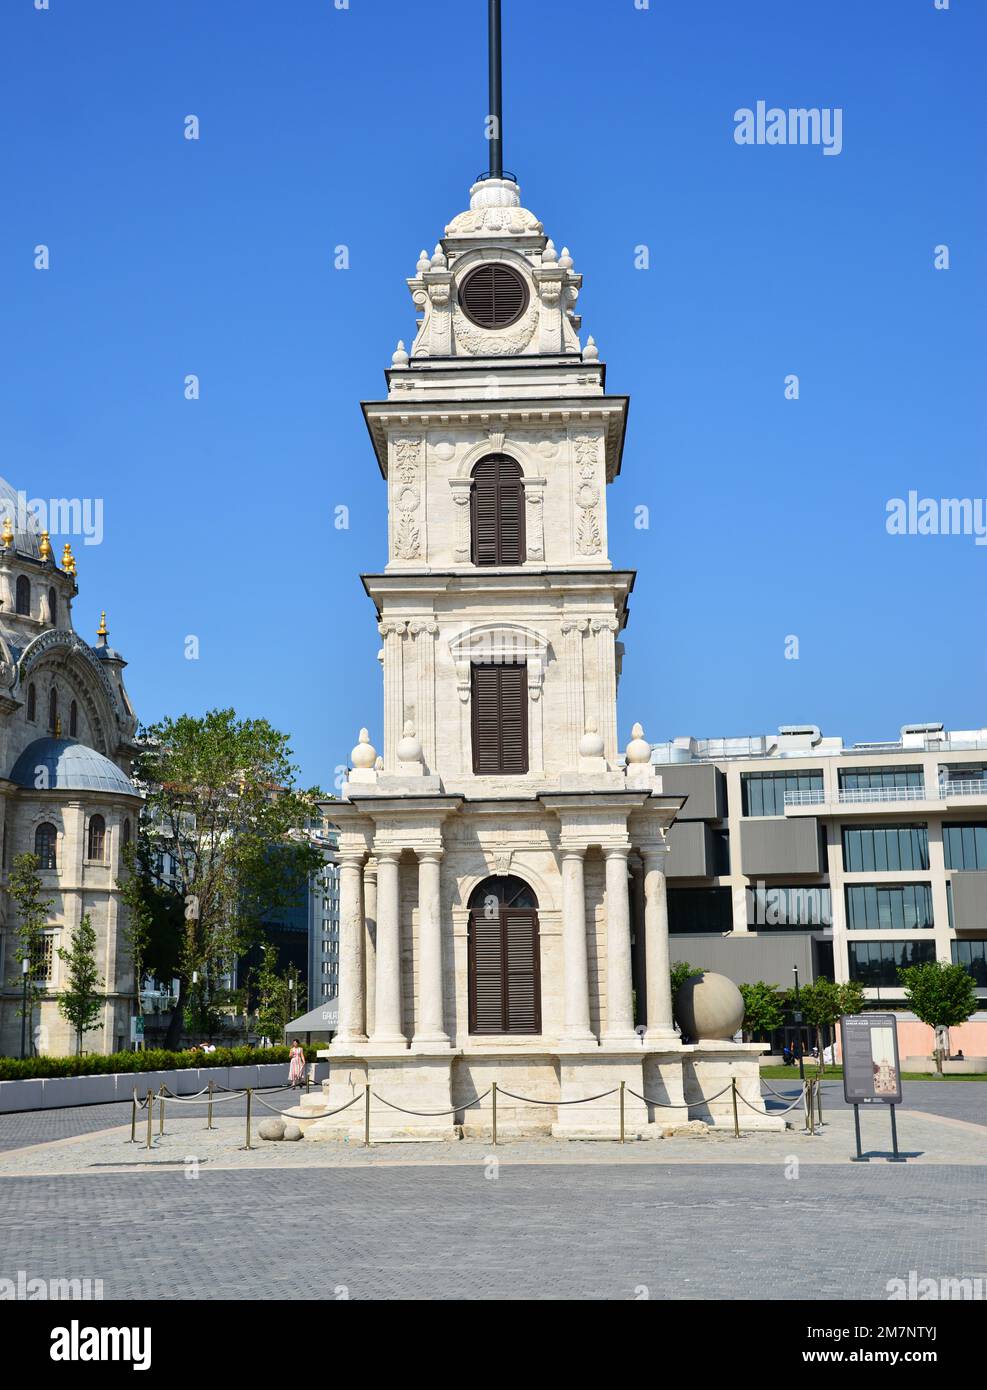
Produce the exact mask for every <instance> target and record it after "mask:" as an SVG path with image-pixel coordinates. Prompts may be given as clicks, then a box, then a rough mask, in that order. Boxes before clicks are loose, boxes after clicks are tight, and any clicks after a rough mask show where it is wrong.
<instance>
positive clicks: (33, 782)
mask: <svg viewBox="0 0 987 1390" xmlns="http://www.w3.org/2000/svg"><path fill="white" fill-rule="evenodd" d="M41 767H44V768H47V769H48V781H47V786H46V787H44V790H46V791H48V790H50V791H67V792H70V791H88V792H116V793H117V794H118V795H121V796H138V795H139V793H138V791H137V788H136V787H135V786H134V784H133V782H131V780H130V778H129V777H128V776H127V774H126V773H125V772H121V770H120V768H118V767H117V765H116V763H111V762H110V760H109V758H104V757H103V755H102V753H97V752H96V750H95V748H89V747H87V746H86V744H84V743H79V742H77V741H76V740H75V739H71V738H36V739H35V740H34V742H33V743H29V744H28V745H27V747H26V748H25V749H24V752H23V753H22V754H21V755H20V757H19V758H18V759H17V761H16V762H15V763H14V766H13V768H12V769H11V772H10V780H11V781H12V782H16V783H17V784H18V786H21V787H29V788H30V789H31V790H32V791H33V790H36V789H37V788H38V769H39V768H41Z"/></svg>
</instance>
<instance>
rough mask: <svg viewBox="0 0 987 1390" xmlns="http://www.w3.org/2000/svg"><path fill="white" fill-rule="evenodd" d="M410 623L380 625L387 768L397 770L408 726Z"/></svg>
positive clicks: (385, 759) (385, 761)
mask: <svg viewBox="0 0 987 1390" xmlns="http://www.w3.org/2000/svg"><path fill="white" fill-rule="evenodd" d="M406 627H407V624H405V623H394V622H385V623H378V624H377V631H378V632H379V633H380V635H381V637H383V639H384V766H385V768H386V769H387V771H388V772H393V771H394V764H395V760H396V758H397V746H398V743H399V741H400V738H401V730H402V728H403V727H404V648H403V638H404V633H405V629H406Z"/></svg>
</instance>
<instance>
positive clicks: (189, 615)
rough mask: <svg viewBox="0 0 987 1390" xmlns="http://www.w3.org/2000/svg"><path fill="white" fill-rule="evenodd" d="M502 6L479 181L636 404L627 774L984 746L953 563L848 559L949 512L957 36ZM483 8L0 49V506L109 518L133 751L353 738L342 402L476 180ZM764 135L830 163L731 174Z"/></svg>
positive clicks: (763, 18) (614, 496)
mask: <svg viewBox="0 0 987 1390" xmlns="http://www.w3.org/2000/svg"><path fill="white" fill-rule="evenodd" d="M504 9H505V20H504V26H505V32H504V40H505V62H506V72H505V164H506V166H507V167H508V168H509V169H512V170H514V171H515V172H516V173H517V174H518V176H519V178H520V181H521V186H522V191H523V201H524V204H525V206H527V207H529V208H531V209H532V211H534V212H535V213H536V215H537V216H538V217H539V218H541V219H542V221H543V222H544V223H545V226H546V230H547V231H548V233H549V235H551V236H552V237H553V239H554V240H555V242H556V245H557V246H559V247H561V246H562V245H563V244H565V245H568V246H569V247H570V248H571V250H572V253H573V255H574V257H575V260H576V268H577V269H578V270H580V271H582V272H583V274H584V276H585V280H584V288H583V295H582V298H581V301H580V308H581V310H582V313H583V315H584V333H587V332H588V333H592V334H594V336H595V337H596V339H597V341H598V343H599V345H600V348H601V354H602V356H603V358H604V359H605V360H606V361H607V363H608V385H609V388H610V389H611V390H612V391H614V392H618V393H624V392H628V393H630V395H631V397H632V400H631V412H630V426H629V433H628V440H627V447H626V451H625V455H624V464H623V472H622V475H621V477H620V479H619V480H618V481H617V482H616V484H615V485H614V486H613V487H612V488H611V489H610V499H609V504H610V514H609V515H610V548H611V555H612V557H613V560H614V563H615V564H618V565H620V566H621V567H627V568H637V569H638V570H639V576H638V582H637V586H636V589H635V593H634V596H633V599H632V612H631V621H630V624H629V627H628V630H627V632H626V634H625V641H626V648H627V653H626V657H625V663H624V677H623V681H622V685H621V691H620V730H621V738H622V740H623V739H624V738H626V736H627V735H628V731H629V727H630V724H631V723H632V722H633V721H634V720H637V719H640V720H641V721H642V722H643V723H644V725H645V729H646V731H647V733H648V735H649V736H650V737H651V738H652V739H654V740H658V739H664V738H668V737H671V736H673V735H676V734H682V733H689V732H691V733H694V734H696V735H708V734H741V733H755V732H756V733H761V732H767V731H770V730H772V729H774V728H775V727H776V726H777V725H778V724H779V723H795V722H803V721H812V722H815V723H818V724H820V725H821V726H822V727H823V729H824V730H825V731H826V732H827V733H831V734H836V733H842V734H843V735H844V737H846V738H847V739H867V738H874V739H876V738H887V737H893V736H894V735H895V734H896V733H897V730H898V728H899V727H900V725H901V724H902V723H905V722H911V721H915V720H925V719H934V718H938V719H942V720H944V721H945V723H946V724H947V726H950V727H954V728H969V727H979V726H981V725H983V724H987V701H985V698H984V676H985V654H984V641H983V607H984V601H983V595H984V576H985V573H987V547H985V546H978V545H976V544H975V543H974V540H973V538H972V537H970V536H903V537H897V536H895V537H893V536H889V535H888V534H887V533H886V529H885V505H886V502H887V500H888V499H889V498H891V497H899V496H900V497H904V496H905V495H906V494H907V492H908V491H909V490H910V489H916V490H917V491H918V492H919V494H920V495H925V494H929V495H931V496H935V497H938V496H958V497H969V498H983V497H984V496H985V495H987V473H985V469H984V407H983V401H984V388H983V383H984V374H985V367H987V363H985V349H984V334H983V324H984V322H985V308H987V305H985V302H984V301H985V293H984V291H985V283H987V274H985V247H984V237H983V226H984V212H985V209H984V188H985V186H987V181H985V178H984V143H985V142H984V137H985V124H987V122H985V116H984V102H983V83H982V55H983V52H984V49H985V43H987V12H985V8H984V6H983V4H982V3H981V0H950V5H949V9H948V10H946V11H941V10H937V9H936V8H935V5H934V3H933V0H869V3H867V4H866V5H863V4H860V2H859V0H804V2H803V3H800V4H798V5H792V4H790V3H787V2H786V0H759V3H756V4H754V3H747V4H737V3H735V0H733V2H731V0H713V2H712V3H707V4H701V3H672V0H652V3H651V5H650V8H649V9H647V10H639V9H637V8H635V5H634V3H633V0H606V3H600V0H538V3H537V4H531V3H527V0H505V5H504ZM485 11H486V6H485V4H483V3H482V0H431V3H430V4H429V5H427V6H420V5H411V4H407V3H399V0H350V4H349V8H348V9H344V10H337V9H336V8H335V4H334V3H333V0H277V2H276V3H275V0H208V3H206V0H199V2H198V3H191V0H184V3H179V0H142V2H141V3H140V4H135V3H133V0H88V3H85V4H83V3H80V0H49V8H48V10H46V11H44V10H43V11H37V10H36V9H35V7H34V0H5V4H4V6H3V14H2V18H0V65H2V67H0V72H2V84H0V92H2V97H0V101H2V106H3V128H4V130H5V132H6V138H5V140H4V144H3V153H2V166H0V169H2V181H3V202H4V212H3V216H2V218H0V277H2V280H0V296H2V303H3V308H4V331H3V333H2V338H0V351H2V353H3V361H2V371H0V393H2V395H0V473H2V474H3V475H4V476H5V477H6V478H8V479H9V480H10V482H11V483H12V484H13V485H14V487H17V488H23V489H25V490H26V491H27V492H28V494H29V495H30V496H32V497H34V496H42V497H48V496H52V497H58V496H69V497H84V498H102V499H103V500H104V509H105V511H104V515H105V534H104V538H103V540H102V543H101V544H100V545H93V546H84V545H78V544H77V545H76V550H77V554H78V558H79V582H80V589H81V592H80V597H79V599H78V601H77V605H76V617H77V626H78V627H79V628H80V630H81V631H83V632H84V633H85V634H87V635H90V634H92V633H94V632H95V628H96V624H97V622H98V616H99V610H100V609H101V608H104V607H105V608H106V609H107V611H108V616H109V620H110V628H111V641H112V642H113V643H114V645H117V646H119V648H120V649H121V650H122V651H123V653H124V655H125V656H126V657H127V658H128V660H129V661H130V663H131V665H130V668H129V671H128V679H129V683H130V689H131V693H132V695H133V698H134V701H135V704H136V706H137V709H138V711H139V713H140V714H141V716H142V717H143V718H144V719H145V720H146V721H150V720H153V719H155V718H158V717H160V716H161V715H163V714H165V713H177V712H179V711H183V710H188V711H193V712H197V711H202V710H205V709H207V708H209V707H211V706H215V705H226V704H231V705H233V706H235V707H236V708H237V709H238V710H239V711H241V712H242V713H244V714H251V715H264V716H266V717H268V718H270V719H271V720H272V721H273V722H274V723H276V724H277V725H278V726H280V727H281V728H284V729H286V730H288V731H289V732H290V733H291V735H292V738H293V741H294V746H295V750H296V754H297V756H298V758H299V761H300V762H301V764H302V767H303V771H304V774H305V777H306V780H308V781H316V780H318V781H321V782H322V783H323V784H324V785H327V786H328V785H330V784H331V782H332V776H333V769H334V768H335V766H336V765H337V764H338V763H339V762H341V761H343V760H345V758H346V756H347V753H348V751H349V749H350V747H351V746H352V744H353V742H354V739H355V735H356V732H357V730H358V728H359V726H360V725H361V724H364V723H365V724H368V725H369V726H370V728H371V731H372V734H373V735H374V736H375V737H378V738H379V736H380V709H381V688H380V675H379V667H378V665H377V662H376V659H375V657H376V652H377V649H378V646H379V639H378V635H377V632H376V628H375V623H374V619H373V610H372V607H371V605H370V603H369V601H368V600H367V599H366V597H365V595H364V593H363V590H362V587H361V585H360V582H359V579H358V573H359V572H360V571H375V570H379V569H380V568H382V567H383V564H384V561H385V534H386V533H385V510H384V509H385V496H384V487H383V484H382V482H381V480H380V477H379V474H378V470H377V467H376V464H375V462H374V459H373V456H372V453H371V450H370V446H369V441H368V439H367V436H366V432H365V428H364V425H363V421H362V418H361V415H360V410H359V402H360V400H361V399H373V398H376V397H379V396H380V395H382V394H383V390H384V382H383V375H382V373H383V369H384V367H385V366H386V365H387V364H388V363H389V361H390V354H391V352H392V351H393V348H394V346H395V343H396V340H397V339H398V338H404V339H406V340H410V338H411V337H412V336H413V328H414V318H413V306H412V304H411V301H410V298H409V296H408V293H407V287H406V286H405V284H404V280H405V278H406V277H407V276H408V275H411V274H413V273H414V265H415V260H416V258H417V255H418V252H419V251H420V249H421V248H422V247H423V246H424V247H427V248H429V250H431V248H432V246H433V245H434V244H435V241H436V239H437V238H438V237H439V235H440V234H441V232H442V229H443V227H444V225H445V223H446V222H447V221H449V220H450V218H451V217H452V216H453V215H454V214H455V213H457V212H458V211H460V210H462V209H463V208H464V207H465V206H466V205H467V190H468V188H469V185H470V183H471V182H472V180H473V178H474V176H475V175H476V174H477V172H478V171H480V170H481V169H482V168H484V167H485V165H486V148H485V143H484V140H483V138H482V122H483V117H484V114H485V111H486V106H487V102H486V92H485V23H486V19H485ZM758 100H764V101H766V102H767V103H768V105H769V106H772V105H776V106H779V107H784V108H787V107H789V106H802V107H820V108H823V107H828V108H841V109H842V111H843V149H842V153H841V154H839V156H837V157H830V156H826V155H824V154H823V151H822V149H821V148H819V147H813V146H795V147H788V146H770V147H768V146H749V147H743V146H739V145H737V144H736V143H735V141H734V139H733V132H734V119H733V116H734V112H735V111H736V110H737V109H738V108H741V107H754V106H755V103H756V102H757V101H758ZM189 114H194V115H196V116H197V117H198V118H199V121H200V126H201V130H200V139H199V140H198V141H189V140H186V139H185V138H184V122H185V118H186V116H187V115H189ZM341 243H342V244H345V245H347V246H348V247H349V251H350V262H351V264H350V269H349V270H346V271H340V270H336V269H334V266H333V249H334V247H335V246H336V245H338V244H341ZM39 244H45V245H47V246H48V247H49V248H50V256H51V267H50V269H49V270H48V271H44V272H42V271H38V270H35V268H34V248H35V246H36V245H39ZM642 244H643V245H647V246H648V247H649V251H650V269H648V270H646V271H644V270H639V269H636V268H635V264H634V260H635V247H637V246H639V245H642ZM940 244H946V245H948V247H949V251H950V269H949V270H948V271H936V270H935V269H934V268H933V248H934V247H935V246H937V245H940ZM189 373H195V374H197V375H198V377H199V378H200V383H201V396H200V399H199V400H197V401H187V400H186V399H185V398H184V389H183V383H184V379H185V377H186V375H188V374H189ZM789 373H797V374H798V376H799V379H800V397H799V399H798V400H797V401H791V400H786V399H785V394H784V379H785V377H786V375H788V374H789ZM340 504H343V505H346V506H348V507H349V510H350V528H349V530H345V531H340V530H337V529H335V528H334V526H333V515H334V508H335V507H336V506H338V505H340ZM642 505H644V506H647V507H648V508H649V511H650V527H649V528H648V529H647V530H641V529H636V528H635V526H634V517H635V508H637V507H639V506H642ZM60 550H61V542H59V545H58V553H60ZM189 634H194V635H195V636H197V637H198V639H199V643H200V655H199V659H198V660H195V661H190V660H187V659H186V657H185V639H186V637H187V636H188V635H189ZM789 635H795V636H797V637H798V639H799V659H798V660H797V661H792V660H786V659H785V642H786V637H787V636H789Z"/></svg>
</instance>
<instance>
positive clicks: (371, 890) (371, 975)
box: [363, 858, 377, 1033]
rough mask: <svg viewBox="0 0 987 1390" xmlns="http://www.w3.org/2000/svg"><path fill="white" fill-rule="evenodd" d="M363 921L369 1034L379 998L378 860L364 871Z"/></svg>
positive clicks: (367, 863)
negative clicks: (375, 1003) (376, 1000)
mask: <svg viewBox="0 0 987 1390" xmlns="http://www.w3.org/2000/svg"><path fill="white" fill-rule="evenodd" d="M363 920H364V922H365V924H366V928H365V931H364V937H363V942H364V947H365V949H366V958H367V969H366V983H367V1032H368V1033H372V1032H373V1029H374V1018H375V1007H374V1001H375V999H376V996H377V860H376V859H373V858H371V859H368V860H367V862H366V864H365V865H364V869H363Z"/></svg>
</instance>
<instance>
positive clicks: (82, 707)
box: [0, 479, 141, 1056]
mask: <svg viewBox="0 0 987 1390" xmlns="http://www.w3.org/2000/svg"><path fill="white" fill-rule="evenodd" d="M19 512H23V499H21V498H19V497H18V495H17V494H16V493H15V492H14V490H13V489H12V488H11V487H10V486H9V485H8V484H7V483H5V482H4V481H3V480H2V479H0V521H3V523H4V524H3V533H2V536H0V767H2V769H3V776H2V778H0V828H2V866H0V872H2V885H3V890H2V892H0V986H2V990H0V1053H5V1054H7V1055H10V1056H18V1055H19V1054H20V1048H21V1017H20V1014H19V1011H20V1009H21V968H20V965H19V964H18V962H17V959H16V954H17V950H18V945H19V941H18V937H17V931H16V929H17V916H16V907H15V905H14V903H13V902H12V901H11V900H10V898H9V896H8V894H7V891H6V883H7V875H8V874H9V872H10V869H11V866H12V864H13V861H14V859H15V857H16V856H17V855H19V854H23V853H25V852H31V853H38V852H39V850H40V851H41V856H40V857H41V860H42V868H41V870H40V874H41V880H42V885H43V892H44V895H45V897H47V898H50V899H51V900H52V901H53V903H54V906H53V909H52V914H51V919H50V924H49V926H48V928H47V929H46V931H45V942H44V953H43V958H44V962H45V966H46V969H47V976H46V979H45V982H44V983H43V984H42V985H41V994H42V997H41V1002H40V1005H39V1006H38V1007H36V1008H35V1010H34V1015H33V1019H32V1022H31V1027H30V1029H29V1030H26V1038H25V1042H26V1045H27V1047H28V1048H29V1049H30V1048H34V1049H35V1050H36V1051H38V1052H41V1053H48V1054H66V1053H72V1052H74V1051H75V1037H74V1034H73V1031H72V1029H71V1027H70V1026H69V1024H68V1023H66V1021H65V1020H64V1019H63V1018H62V1017H61V1015H60V1014H59V1012H58V1006H57V996H58V993H59V990H60V989H61V988H62V986H63V983H64V974H65V964H64V962H63V961H62V960H61V958H60V956H59V950H60V949H65V948H66V947H67V946H68V945H69V943H70V941H71V937H72V933H73V932H74V930H75V929H76V928H77V927H78V925H79V922H80V921H81V919H82V917H83V916H84V915H86V914H88V916H89V919H90V921H91V922H92V925H93V928H94V929H95V932H96V939H97V946H96V960H97V965H98V968H99V972H100V976H101V978H102V979H103V981H104V983H105V992H106V1003H105V1006H104V1008H103V1011H102V1017H101V1019H100V1022H99V1024H98V1025H97V1027H96V1028H94V1029H93V1030H92V1031H91V1032H89V1033H87V1034H86V1035H85V1037H84V1039H83V1046H84V1047H85V1048H86V1049H87V1050H89V1051H100V1052H110V1051H113V1050H115V1049H116V1048H117V1047H119V1046H126V1045H127V1044H129V1040H130V1016H131V1014H132V1012H133V999H134V981H133V970H132V968H131V965H130V961H129V957H128V953H127V948H126V944H125V932H124V925H125V923H124V911H125V909H124V908H123V905H122V904H121V902H120V896H119V891H118V888H117V879H118V877H119V873H120V864H121V851H122V847H123V844H124V842H125V841H126V839H127V838H128V837H129V836H131V835H135V834H136V829H137V816H138V814H139V811H140V800H141V798H140V795H139V793H138V791H137V789H136V787H134V785H133V783H132V782H131V781H130V779H129V777H128V776H127V771H128V769H129V767H130V760H131V757H132V755H133V753H134V752H135V748H134V743H133V739H134V735H135V733H136V729H137V720H136V718H135V716H134V713H133V710H132V708H131V705H130V700H129V698H128V696H127V692H126V688H125V686H124V681H123V668H124V667H125V665H126V662H125V661H124V659H123V657H122V656H120V654H119V653H118V652H116V651H114V650H113V648H112V647H110V645H109V643H108V641H107V633H106V627H105V622H104V623H103V624H101V627H100V632H99V634H98V640H97V643H96V645H95V646H90V645H89V644H88V643H87V642H85V641H84V640H83V638H81V637H80V636H79V635H78V633H76V632H75V630H74V628H73V623H72V603H73V600H74V599H75V597H76V594H77V593H78V586H77V580H76V562H75V560H74V558H73V557H72V554H71V547H70V546H68V545H66V546H65V547H64V550H63V555H62V560H61V564H60V565H59V564H56V562H55V558H54V554H53V552H52V548H51V544H50V542H49V540H48V537H47V536H46V535H45V534H44V533H43V532H42V533H40V534H39V533H37V532H35V531H34V530H32V529H31V528H30V526H25V525H24V524H23V521H24V518H23V517H21V518H20V524H19V525H16V526H15V522H17V520H18V514H19Z"/></svg>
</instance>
